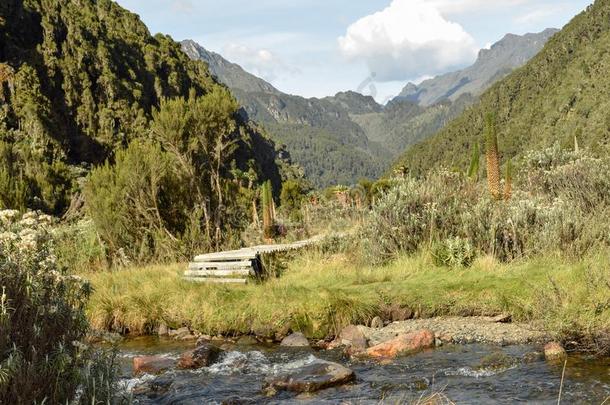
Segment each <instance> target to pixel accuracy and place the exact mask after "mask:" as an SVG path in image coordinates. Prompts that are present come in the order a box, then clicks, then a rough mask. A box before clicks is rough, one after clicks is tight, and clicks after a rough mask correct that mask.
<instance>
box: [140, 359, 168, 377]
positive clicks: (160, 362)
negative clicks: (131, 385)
mask: <svg viewBox="0 0 610 405" xmlns="http://www.w3.org/2000/svg"><path fill="white" fill-rule="evenodd" d="M173 366H174V360H172V359H168V358H167V357H161V356H138V357H134V359H133V374H134V375H140V374H144V373H146V374H161V373H162V372H164V371H166V370H169V369H170V368H172V367H173Z"/></svg>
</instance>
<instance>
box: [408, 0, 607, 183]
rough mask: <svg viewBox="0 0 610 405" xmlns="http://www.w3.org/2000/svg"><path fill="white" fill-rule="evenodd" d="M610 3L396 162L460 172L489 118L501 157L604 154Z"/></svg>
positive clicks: (579, 19)
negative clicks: (550, 149)
mask: <svg viewBox="0 0 610 405" xmlns="http://www.w3.org/2000/svg"><path fill="white" fill-rule="evenodd" d="M609 66H610V0H597V1H596V2H595V3H594V4H593V5H592V6H590V7H589V8H588V9H587V10H586V11H585V12H583V13H581V14H580V15H578V16H576V17H575V18H574V19H573V20H572V21H571V22H570V23H569V24H568V25H566V26H565V27H564V29H563V30H562V31H561V32H559V33H558V34H556V35H555V36H554V37H553V38H551V40H550V41H549V42H548V43H547V45H546V46H545V47H544V49H543V50H542V51H541V52H540V53H539V54H538V55H537V56H536V57H534V58H533V59H532V60H531V61H530V62H529V63H528V64H526V65H525V66H524V67H523V68H521V69H519V70H517V71H516V72H514V73H513V74H511V75H510V76H508V77H507V78H506V79H504V80H502V81H501V82H499V83H497V84H496V85H494V86H493V87H492V88H491V89H490V90H488V91H487V92H486V93H485V94H483V96H482V97H481V100H480V103H478V104H477V105H476V106H475V107H473V108H471V109H469V110H467V111H466V112H465V113H464V114H463V115H461V116H460V117H459V118H458V119H456V120H455V121H453V122H452V123H451V124H449V125H448V126H447V127H446V128H445V129H443V130H441V131H440V132H439V133H438V134H436V135H435V136H434V137H432V138H431V139H429V140H427V141H425V142H423V143H421V144H419V145H417V146H416V147H413V148H412V149H410V150H408V151H407V153H406V154H405V156H404V157H403V158H402V159H401V160H400V164H402V165H405V166H407V167H408V168H409V169H411V170H412V171H413V172H414V173H421V172H424V171H426V170H429V169H430V168H432V167H437V166H439V165H445V166H454V167H458V168H464V167H465V165H466V162H467V161H468V159H469V156H470V153H471V152H470V151H471V148H472V147H473V144H474V143H475V142H481V141H482V134H483V128H484V122H483V121H484V116H485V115H486V114H487V113H493V114H495V116H496V120H497V126H498V130H499V134H498V135H499V143H500V150H501V151H502V152H503V154H504V156H505V157H514V156H519V155H521V154H522V153H523V152H524V151H527V150H530V149H538V148H541V147H544V146H548V145H550V144H553V143H555V142H559V143H560V144H563V145H564V146H567V145H573V144H574V137H576V138H577V139H578V142H579V143H580V146H581V147H583V146H584V147H588V148H590V149H592V150H593V151H596V152H598V153H608V147H609V143H610V115H609V114H608V111H610V97H609V96H608V94H610V78H609V76H608V69H609Z"/></svg>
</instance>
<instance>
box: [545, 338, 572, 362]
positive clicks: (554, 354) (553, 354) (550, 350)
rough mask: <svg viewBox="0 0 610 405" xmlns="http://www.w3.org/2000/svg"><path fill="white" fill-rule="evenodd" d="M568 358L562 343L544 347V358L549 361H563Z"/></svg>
mask: <svg viewBox="0 0 610 405" xmlns="http://www.w3.org/2000/svg"><path fill="white" fill-rule="evenodd" d="M566 356H567V353H566V350H565V349H564V348H563V346H562V345H561V343H558V342H551V343H547V345H546V346H544V357H545V358H546V359H547V360H562V359H564V358H565V357H566Z"/></svg>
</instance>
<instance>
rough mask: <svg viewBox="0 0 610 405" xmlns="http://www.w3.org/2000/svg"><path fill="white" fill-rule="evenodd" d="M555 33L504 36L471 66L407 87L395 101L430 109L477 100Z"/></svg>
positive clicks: (523, 62)
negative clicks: (463, 99) (464, 99)
mask: <svg viewBox="0 0 610 405" xmlns="http://www.w3.org/2000/svg"><path fill="white" fill-rule="evenodd" d="M558 31H559V30H557V29H554V28H547V29H545V30H544V31H542V32H539V33H528V34H525V35H516V34H510V33H509V34H506V35H505V36H504V37H503V38H502V39H501V40H499V41H498V42H496V43H495V44H493V45H492V46H491V47H490V48H489V49H481V50H480V51H479V56H478V58H477V60H476V61H475V63H474V64H473V65H472V66H470V67H467V68H465V69H463V70H460V71H457V72H452V73H447V74H444V75H440V76H437V77H435V78H433V79H429V80H426V81H424V82H422V83H421V84H420V85H418V86H417V85H414V84H413V83H408V84H407V85H406V86H405V88H404V89H403V90H402V91H401V93H400V94H399V95H398V97H396V98H395V101H400V100H407V101H413V102H417V103H419V104H420V105H423V106H430V105H433V104H435V103H437V102H439V101H442V100H443V99H449V100H451V101H455V100H457V99H458V98H459V97H460V96H461V95H463V94H466V93H470V94H471V95H474V96H478V95H480V94H481V93H482V92H483V91H485V90H486V89H487V88H488V87H489V86H490V84H492V83H493V82H495V81H497V80H499V79H501V78H503V77H504V76H506V75H507V74H509V73H510V72H511V71H512V70H514V69H515V68H518V67H520V66H523V65H524V64H525V63H527V61H529V60H530V59H531V58H532V57H534V56H535V55H536V54H537V53H538V52H539V51H540V50H541V49H542V48H543V47H544V45H545V44H546V42H547V41H548V40H549V39H550V38H551V37H552V36H553V35H555V34H556V33H557V32H558Z"/></svg>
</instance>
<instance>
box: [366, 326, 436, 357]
mask: <svg viewBox="0 0 610 405" xmlns="http://www.w3.org/2000/svg"><path fill="white" fill-rule="evenodd" d="M431 347H434V332H432V331H430V330H427V329H423V330H420V331H417V332H412V333H406V334H402V335H399V336H397V337H395V338H394V339H392V340H389V341H387V342H384V343H380V344H378V345H377V346H373V347H370V348H368V349H367V350H366V354H367V355H369V356H371V357H376V358H386V359H387V358H394V357H396V356H399V355H402V354H410V353H415V352H418V351H421V350H424V349H428V348H431Z"/></svg>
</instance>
